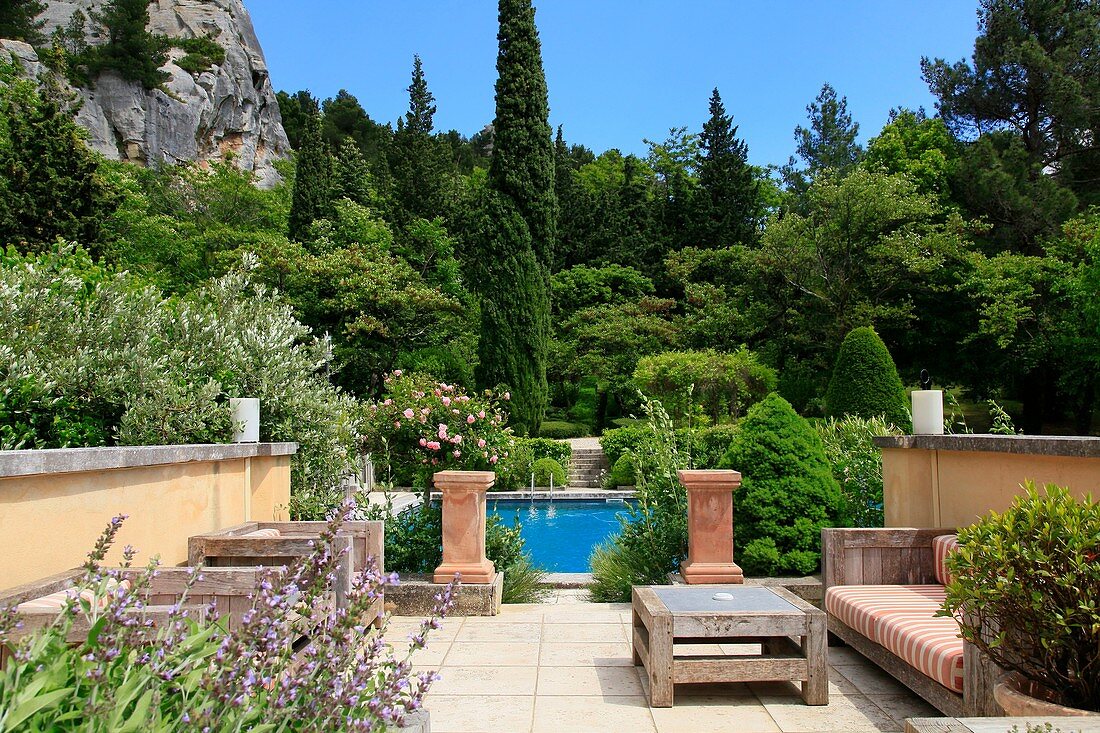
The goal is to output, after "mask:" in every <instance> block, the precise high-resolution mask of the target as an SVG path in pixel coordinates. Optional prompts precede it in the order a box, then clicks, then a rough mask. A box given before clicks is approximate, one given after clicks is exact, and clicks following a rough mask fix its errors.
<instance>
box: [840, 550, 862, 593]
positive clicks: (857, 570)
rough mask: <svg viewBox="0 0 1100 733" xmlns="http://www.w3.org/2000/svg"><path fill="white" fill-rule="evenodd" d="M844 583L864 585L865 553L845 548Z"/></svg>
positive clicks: (843, 559)
mask: <svg viewBox="0 0 1100 733" xmlns="http://www.w3.org/2000/svg"><path fill="white" fill-rule="evenodd" d="M841 559H842V561H843V562H844V584H845V585H863V553H862V552H857V551H855V550H851V549H849V548H847V547H845V548H844V555H843V556H842V557H841Z"/></svg>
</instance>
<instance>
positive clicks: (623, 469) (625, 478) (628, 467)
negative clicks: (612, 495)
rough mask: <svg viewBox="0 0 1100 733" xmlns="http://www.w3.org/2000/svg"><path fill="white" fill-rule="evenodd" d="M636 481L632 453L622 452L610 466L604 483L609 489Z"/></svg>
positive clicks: (632, 483)
mask: <svg viewBox="0 0 1100 733" xmlns="http://www.w3.org/2000/svg"><path fill="white" fill-rule="evenodd" d="M636 481H637V477H636V471H635V468H634V455H633V454H632V453H623V454H622V455H621V456H619V460H617V461H615V465H614V466H612V467H611V472H610V473H609V474H607V479H606V481H605V482H604V485H605V486H607V488H609V489H617V488H619V487H620V486H633V485H634V483H635V482H636Z"/></svg>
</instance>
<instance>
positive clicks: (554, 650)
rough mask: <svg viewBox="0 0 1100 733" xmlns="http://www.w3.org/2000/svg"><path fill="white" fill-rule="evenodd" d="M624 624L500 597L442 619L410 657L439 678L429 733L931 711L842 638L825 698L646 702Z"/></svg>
mask: <svg viewBox="0 0 1100 733" xmlns="http://www.w3.org/2000/svg"><path fill="white" fill-rule="evenodd" d="M417 627H418V620H417V619H412V618H404V617H395V618H393V619H392V620H391V623H390V629H389V634H388V638H389V639H390V640H391V641H392V642H393V643H395V645H398V646H400V644H401V643H403V639H404V638H405V634H407V633H409V632H411V631H415V630H416V628H417ZM629 633H630V606H629V604H618V603H584V602H581V601H578V602H575V603H566V604H565V605H562V604H561V603H544V604H521V605H511V606H508V605H506V606H504V607H503V609H502V612H501V614H500V615H499V616H493V617H469V618H461V617H456V618H450V619H447V620H445V621H444V622H443V628H442V629H440V630H439V631H437V632H434V633H433V634H432V635H430V636H429V643H428V648H427V649H424V650H422V651H420V652H417V654H416V655H415V656H414V657H413V662H414V665H415V668H416V669H417V670H420V669H436V670H438V671H439V673H440V675H441V676H442V679H441V680H440V681H439V682H437V683H436V685H435V686H434V687H433V688H432V691H431V692H429V693H428V696H427V697H426V699H425V703H426V707H427V708H428V710H429V711H430V712H431V720H432V723H431V725H432V731H433V733H482V732H484V733H490V732H491V733H542V732H543V731H546V732H548V733H572V732H574V731H584V732H590V731H595V732H597V733H618V732H620V731H621V732H622V733H647V732H651V733H709V731H738V733H809V732H810V731H814V732H816V733H833V732H834V731H835V732H838V733H839V732H842V731H843V732H845V733H848V732H853V733H855V732H860V733H864V732H869V731H889V732H891V733H896V732H898V731H902V730H904V727H905V718H907V717H935V716H937V715H938V713H937V712H936V711H935V710H934V709H933V708H932V707H931V706H929V705H928V704H927V703H925V702H924V701H923V700H921V699H919V698H917V697H915V696H914V695H912V694H911V693H910V692H909V691H908V690H906V689H905V688H904V687H901V686H900V685H898V684H897V683H896V682H894V681H893V678H891V677H890V676H889V675H887V674H886V673H884V672H882V671H881V670H879V669H878V668H876V667H875V666H874V665H872V664H870V663H869V662H867V661H866V660H865V659H864V658H863V657H861V656H860V655H859V654H857V653H855V652H853V651H852V650H850V649H848V648H845V647H833V648H830V650H829V654H830V659H829V662H830V670H829V678H830V682H829V705H827V706H820V707H810V706H807V705H804V704H803V703H802V700H801V697H800V695H799V690H798V687H797V686H796V685H794V684H791V683H787V682H782V683H773V682H769V683H749V684H740V683H739V684H725V685H723V684H707V685H677V686H676V703H675V705H674V706H673V707H671V708H660V709H651V708H650V707H649V705H648V700H647V698H646V696H645V690H646V686H647V685H648V681H647V679H646V677H645V674H644V673H643V671H642V670H641V668H640V667H634V666H633V664H632V660H631V655H630V645H629V643H628V642H627V640H628V639H629V638H630V636H629ZM727 647H729V648H727ZM723 650H724V651H727V652H737V651H751V650H741V649H735V648H732V647H730V646H729V645H724V647H723ZM709 651H713V650H709Z"/></svg>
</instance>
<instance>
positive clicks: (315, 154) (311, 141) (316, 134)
mask: <svg viewBox="0 0 1100 733" xmlns="http://www.w3.org/2000/svg"><path fill="white" fill-rule="evenodd" d="M332 188H333V186H332V155H331V154H330V153H329V148H328V145H326V144H325V141H324V140H323V139H321V116H320V115H319V114H316V113H314V114H312V115H310V117H309V120H308V122H307V123H306V129H305V132H304V134H303V137H302V145H301V147H300V148H299V149H298V165H297V168H296V170H295V173H294V192H293V195H292V198H291V205H290V221H289V233H290V238H291V239H293V240H295V241H299V242H301V241H304V240H305V239H306V238H307V235H308V233H309V228H310V225H312V224H313V222H314V220H316V219H326V218H329V217H330V216H331V214H332Z"/></svg>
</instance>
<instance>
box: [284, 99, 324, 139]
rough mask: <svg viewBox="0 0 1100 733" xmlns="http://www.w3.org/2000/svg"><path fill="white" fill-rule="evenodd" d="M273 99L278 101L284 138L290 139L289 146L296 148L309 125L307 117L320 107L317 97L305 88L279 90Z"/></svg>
mask: <svg viewBox="0 0 1100 733" xmlns="http://www.w3.org/2000/svg"><path fill="white" fill-rule="evenodd" d="M275 99H276V101H278V103H279V114H280V116H281V117H282V119H283V130H284V131H285V132H286V138H287V140H289V141H290V147H292V148H294V149H295V150H297V149H298V148H300V147H301V146H302V138H303V136H304V135H305V131H306V127H307V126H308V125H309V118H310V117H311V116H312V115H315V114H319V113H320V111H321V107H320V105H319V104H318V102H317V98H316V97H314V96H313V95H312V94H310V93H309V90H307V89H302V90H300V91H297V92H294V93H293V94H290V93H288V92H284V91H282V90H280V91H279V92H277V93H276V94H275Z"/></svg>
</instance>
